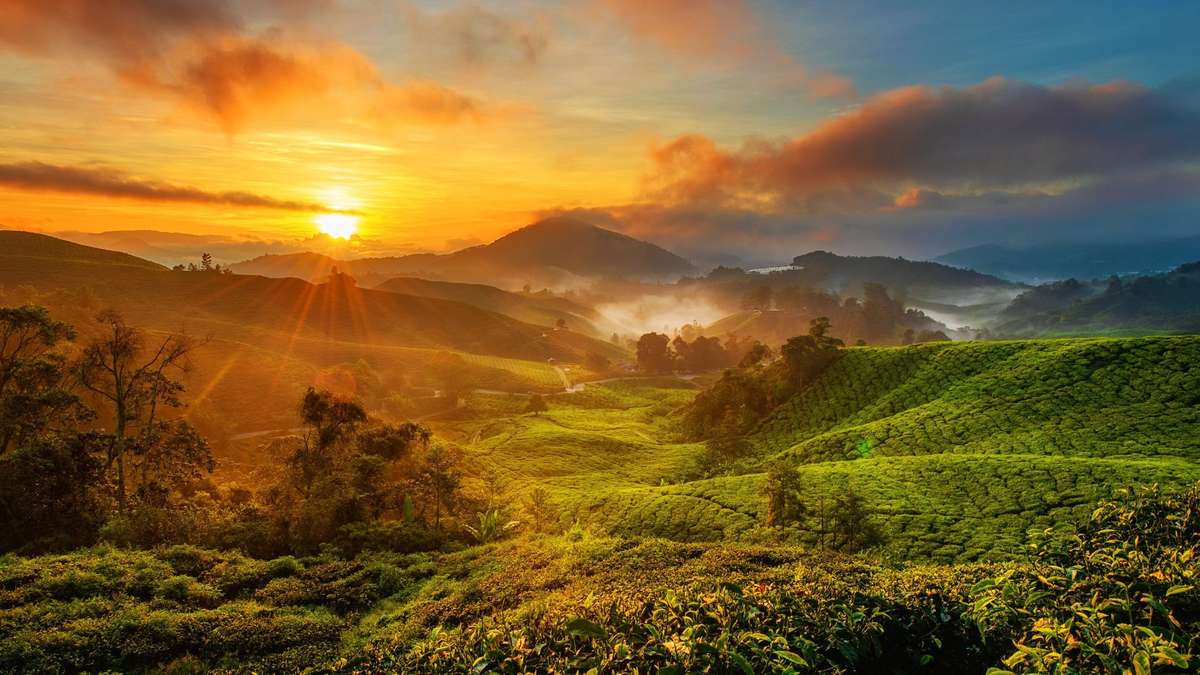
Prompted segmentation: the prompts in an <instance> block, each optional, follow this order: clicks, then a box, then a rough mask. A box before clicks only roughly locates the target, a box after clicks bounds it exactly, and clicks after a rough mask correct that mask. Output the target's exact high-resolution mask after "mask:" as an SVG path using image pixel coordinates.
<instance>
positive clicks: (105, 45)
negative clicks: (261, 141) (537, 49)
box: [0, 0, 483, 134]
mask: <svg viewBox="0 0 1200 675" xmlns="http://www.w3.org/2000/svg"><path fill="white" fill-rule="evenodd" d="M251 4H256V5H260V6H262V7H264V8H268V9H274V10H276V11H281V12H282V13H283V14H284V15H285V16H294V15H296V14H302V13H304V12H306V11H313V10H315V9H318V8H319V7H320V6H321V5H323V4H326V3H325V2H324V0H259V2H257V3H251ZM0 46H8V47H9V48H11V49H15V50H19V51H21V52H23V53H28V54H34V55H43V56H54V55H57V54H60V53H64V52H67V53H70V52H78V53H84V54H87V55H92V56H99V57H101V58H102V59H103V60H104V62H105V63H106V64H107V65H108V66H109V67H110V68H111V69H112V70H113V72H114V73H115V74H116V75H117V76H118V78H119V79H120V80H121V81H122V82H124V83H125V84H126V85H128V86H130V87H132V88H134V89H136V90H138V91H142V92H147V93H150V94H153V95H156V96H159V97H164V98H167V99H168V100H171V101H174V102H175V103H177V104H178V105H179V106H180V107H181V108H183V109H185V110H187V111H190V112H192V113H198V114H199V115H200V116H202V117H203V118H206V119H209V120H212V121H215V122H216V123H217V124H218V125H219V126H220V127H221V128H222V129H223V130H224V131H225V132H226V133H229V134H232V133H236V132H237V131H240V130H241V129H243V128H245V127H247V126H251V125H279V124H287V123H291V122H296V121H304V122H313V121H319V120H340V119H345V118H347V117H349V118H351V119H354V118H357V117H359V116H367V117H369V118H371V119H372V120H375V121H379V122H384V123H386V124H388V125H392V124H397V123H409V122H412V123H420V124H454V123H457V122H460V121H467V120H478V119H480V117H481V116H482V115H483V110H482V107H483V106H482V104H481V103H480V102H478V101H477V100H475V99H473V98H472V97H469V96H467V95H465V94H462V93H459V92H456V91H453V90H451V89H449V88H446V87H443V86H441V85H438V84H436V83H432V82H425V81H412V82H392V81H389V80H388V79H387V78H385V77H384V76H383V75H382V74H381V73H380V72H379V70H378V68H377V67H376V66H375V65H374V64H373V63H372V62H371V61H370V60H369V59H367V58H366V57H365V56H363V55H362V54H361V53H360V52H358V51H356V50H355V49H353V48H352V47H349V46H347V45H344V44H339V43H334V42H327V43H318V44H308V43H300V42H298V41H296V40H289V39H288V38H286V37H285V32H284V31H281V30H278V29H276V30H271V31H268V32H266V33H264V34H262V35H258V36H251V35H247V34H245V32H244V31H243V29H242V25H241V18H240V17H239V16H237V15H236V14H234V13H233V12H232V11H231V10H230V9H229V7H228V5H227V4H226V3H224V2H219V1H217V0H122V1H121V2H114V3H97V2H92V1H90V0H5V2H4V3H3V4H0Z"/></svg>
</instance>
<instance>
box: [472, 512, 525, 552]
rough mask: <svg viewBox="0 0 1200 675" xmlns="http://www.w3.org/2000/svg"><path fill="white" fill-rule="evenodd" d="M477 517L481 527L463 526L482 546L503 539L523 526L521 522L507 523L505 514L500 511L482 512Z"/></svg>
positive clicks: (512, 521) (510, 521)
mask: <svg viewBox="0 0 1200 675" xmlns="http://www.w3.org/2000/svg"><path fill="white" fill-rule="evenodd" d="M477 517H478V518H479V527H471V526H470V525H463V529H465V530H466V531H467V532H469V533H470V535H471V537H473V538H474V539H475V541H477V542H479V543H481V544H487V543H491V542H493V541H498V540H500V539H503V538H504V536H505V535H506V534H508V533H509V532H511V531H512V530H515V529H516V528H517V527H519V526H520V525H521V523H520V521H516V520H509V521H505V520H504V514H502V513H501V512H500V510H499V509H492V510H490V511H481V512H479V513H478V514H477Z"/></svg>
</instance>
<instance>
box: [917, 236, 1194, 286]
mask: <svg viewBox="0 0 1200 675" xmlns="http://www.w3.org/2000/svg"><path fill="white" fill-rule="evenodd" d="M1198 259H1200V236H1198V237H1184V238H1180V239H1169V240H1159V241H1127V242H1120V243H1092V242H1076V243H1071V244H1046V245H1041V246H1020V247H1018V246H1001V245H997V244H984V245H982V246H972V247H970V248H964V249H959V250H957V251H951V252H950V253H947V254H945V255H942V256H939V257H937V258H936V259H935V260H937V261H938V262H942V263H946V264H947V265H955V266H957V267H968V268H970V269H974V270H979V271H980V272H986V273H988V274H994V275H996V276H998V277H1003V278H1005V279H1011V280H1013V281H1021V282H1026V283H1041V282H1044V281H1053V280H1058V279H1069V278H1076V279H1097V278H1101V277H1107V276H1109V275H1112V274H1116V275H1119V276H1124V275H1130V274H1153V273H1161V272H1163V271H1165V270H1169V269H1171V268H1173V267H1175V266H1177V265H1181V264H1183V263H1186V262H1189V261H1192V260H1198Z"/></svg>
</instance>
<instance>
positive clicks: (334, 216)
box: [313, 213, 358, 239]
mask: <svg viewBox="0 0 1200 675" xmlns="http://www.w3.org/2000/svg"><path fill="white" fill-rule="evenodd" d="M313 220H314V221H316V223H317V228H318V229H320V230H321V231H322V232H324V233H325V234H327V235H329V236H331V237H333V238H334V239H349V238H350V237H353V236H354V234H355V233H356V232H358V216H351V215H348V214H345V213H322V214H321V215H319V216H317V217H316V218H313Z"/></svg>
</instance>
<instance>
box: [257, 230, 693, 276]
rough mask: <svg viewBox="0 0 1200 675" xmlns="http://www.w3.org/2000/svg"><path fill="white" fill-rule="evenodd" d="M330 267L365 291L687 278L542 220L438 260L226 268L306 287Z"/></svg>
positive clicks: (641, 255)
mask: <svg viewBox="0 0 1200 675" xmlns="http://www.w3.org/2000/svg"><path fill="white" fill-rule="evenodd" d="M334 267H337V268H338V269H339V270H341V271H342V272H345V273H347V274H350V275H352V276H354V277H355V278H356V279H358V280H359V282H360V283H362V284H364V285H368V286H374V285H376V284H379V283H382V282H384V281H386V280H387V279H390V278H393V277H398V276H411V277H421V278H425V279H433V280H444V281H460V282H475V283H487V284H489V285H494V286H507V287H510V288H519V287H521V286H523V285H526V284H532V285H539V286H542V285H545V286H558V285H569V284H571V283H572V282H574V281H578V280H579V279H586V278H594V277H630V278H636V279H670V278H674V277H678V276H681V275H683V274H687V273H690V272H694V271H695V268H694V267H693V266H692V264H691V263H689V262H688V261H687V260H684V259H683V258H680V257H679V256H677V255H675V254H674V253H671V252H670V251H667V250H665V249H662V248H659V247H658V246H655V245H653V244H649V243H646V242H644V241H639V240H637V239H634V238H632V237H628V236H625V235H623V234H619V233H617V232H612V231H611V230H606V229H604V228H600V227H596V226H594V225H590V224H588V223H585V222H583V221H581V220H575V219H572V218H548V219H546V220H542V221H539V222H537V223H534V224H532V225H529V226H526V227H523V228H521V229H519V230H517V231H515V232H511V233H509V234H507V235H505V236H503V237H501V238H499V239H497V240H496V241H494V242H492V243H490V244H486V245H482V246H474V247H471V248H467V249H463V250H461V251H457V252H455V253H449V254H444V255H439V254H433V253H419V254H413V255H406V256H397V257H386V258H363V259H357V260H335V259H333V258H329V257H327V256H323V255H320V254H314V253H297V254H287V255H265V256H260V257H258V258H254V259H252V260H247V261H245V262H242V263H236V264H235V265H233V269H234V271H236V272H238V273H241V274H260V275H263V276H271V277H283V276H295V277H298V278H302V279H309V280H316V279H320V278H323V277H325V276H328V274H329V273H330V271H331V270H332V269H333V268H334Z"/></svg>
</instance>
